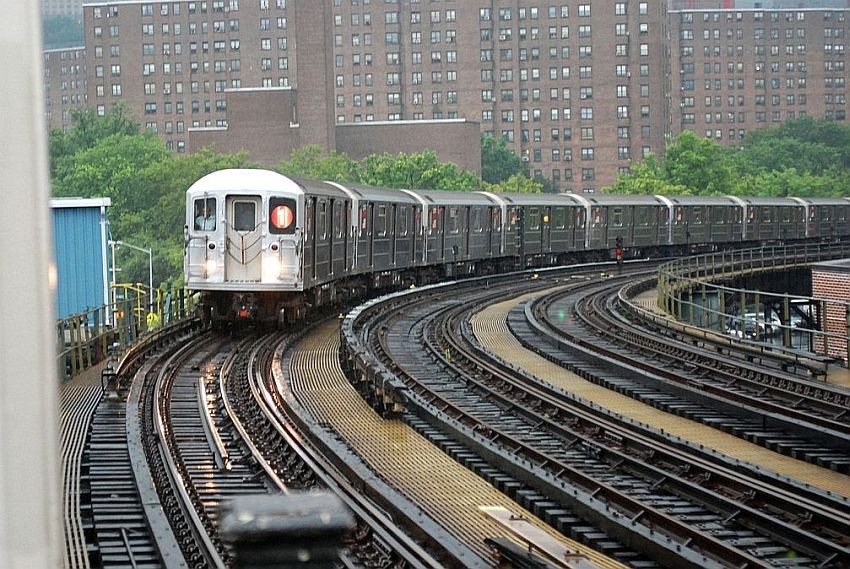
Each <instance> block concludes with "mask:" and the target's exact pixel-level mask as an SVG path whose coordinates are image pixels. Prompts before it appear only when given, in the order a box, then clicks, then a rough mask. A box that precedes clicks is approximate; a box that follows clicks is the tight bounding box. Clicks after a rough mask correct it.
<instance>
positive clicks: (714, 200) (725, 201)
mask: <svg viewBox="0 0 850 569" xmlns="http://www.w3.org/2000/svg"><path fill="white" fill-rule="evenodd" d="M665 197H666V198H667V199H668V200H670V201H671V202H672V203H674V204H676V205H683V206H695V205H696V206H698V205H732V206H738V207H740V204H739V203H738V202H736V201H735V200H734V199H732V198H731V197H729V196H665Z"/></svg>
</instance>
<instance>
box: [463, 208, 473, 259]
mask: <svg viewBox="0 0 850 569" xmlns="http://www.w3.org/2000/svg"><path fill="white" fill-rule="evenodd" d="M473 207H474V206H469V207H466V208H464V209H466V215H465V216H464V219H465V224H466V228H464V229H462V231H463V234H464V238H463V246H464V248H465V249H466V250H465V251H464V255H463V258H464V259H469V258H470V257H472V247H471V245H472V242H471V241H472V231H473V224H472V209H473Z"/></svg>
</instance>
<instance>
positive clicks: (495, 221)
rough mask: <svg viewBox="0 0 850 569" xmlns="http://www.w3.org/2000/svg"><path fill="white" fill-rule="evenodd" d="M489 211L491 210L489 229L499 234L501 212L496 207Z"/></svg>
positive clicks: (500, 229)
mask: <svg viewBox="0 0 850 569" xmlns="http://www.w3.org/2000/svg"><path fill="white" fill-rule="evenodd" d="M490 209H491V215H490V220H491V223H492V225H491V229H492V230H493V233H501V231H502V210H501V209H499V208H498V207H493V208H490Z"/></svg>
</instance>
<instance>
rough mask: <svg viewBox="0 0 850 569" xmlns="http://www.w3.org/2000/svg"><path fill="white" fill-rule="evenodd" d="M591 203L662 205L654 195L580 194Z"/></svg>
mask: <svg viewBox="0 0 850 569" xmlns="http://www.w3.org/2000/svg"><path fill="white" fill-rule="evenodd" d="M582 197H583V198H584V199H586V200H587V201H588V202H590V203H591V205H664V202H663V201H661V199H660V198H658V197H656V196H647V195H635V194H616V195H615V194H609V195H604V194H584V196H582Z"/></svg>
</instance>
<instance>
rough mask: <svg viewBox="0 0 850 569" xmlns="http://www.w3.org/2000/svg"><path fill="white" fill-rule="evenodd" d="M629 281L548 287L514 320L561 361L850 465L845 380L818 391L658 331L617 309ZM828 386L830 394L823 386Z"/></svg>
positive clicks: (644, 396)
mask: <svg viewBox="0 0 850 569" xmlns="http://www.w3.org/2000/svg"><path fill="white" fill-rule="evenodd" d="M621 287H622V283H616V282H615V283H609V284H606V285H604V286H600V287H598V289H597V290H596V291H594V292H593V293H592V294H587V293H585V292H569V293H554V294H551V295H547V296H545V297H543V298H541V299H538V300H537V301H535V302H534V303H532V304H531V305H530V306H528V307H525V308H524V309H517V311H515V313H514V314H512V315H511V319H510V322H511V325H512V329H513V330H514V332H515V333H516V334H517V335H518V336H519V337H520V338H522V340H523V341H524V342H525V343H526V344H527V345H528V346H529V347H530V348H532V349H534V350H536V351H538V352H540V353H546V354H547V356H548V357H553V356H554V355H555V354H554V353H553V347H554V348H555V352H556V353H557V354H558V355H557V357H558V359H559V360H560V362H561V363H562V364H564V365H566V366H567V367H568V368H570V369H573V370H575V371H577V372H581V373H583V374H584V375H587V376H593V377H595V378H597V379H596V381H600V382H605V384H606V385H607V386H608V387H609V388H611V389H616V390H617V391H620V392H622V393H628V394H630V395H631V396H634V397H637V398H639V399H641V400H643V401H647V402H650V403H651V404H652V405H654V406H657V407H659V408H663V409H665V410H669V411H670V412H675V413H676V414H679V415H682V416H686V417H689V418H693V419H695V420H700V421H702V422H705V423H707V424H711V425H713V426H717V427H718V428H721V429H723V430H726V431H728V432H731V433H734V434H737V435H738V436H741V437H743V438H746V439H747V440H751V441H755V442H758V443H760V444H762V445H763V446H765V447H767V448H770V449H771V450H774V451H776V452H780V453H783V454H786V455H789V456H793V457H794V458H799V459H802V460H806V461H808V462H811V463H813V464H817V465H819V466H824V467H827V468H832V469H833V470H837V471H840V472H848V471H850V413H848V410H847V408H846V406H845V405H844V403H843V402H844V400H845V396H844V394H843V393H841V390H840V389H839V388H834V389H831V390H830V389H828V388H826V387H821V388H820V389H818V390H817V395H815V389H814V387H815V386H814V382H812V381H811V380H808V379H800V378H796V377H793V376H789V375H787V374H784V375H782V376H781V377H777V375H770V374H769V373H766V372H760V371H756V370H755V369H754V366H753V365H752V364H750V363H748V362H742V363H741V364H739V363H738V362H737V361H735V360H734V359H732V358H728V357H721V356H719V355H718V354H714V353H712V352H710V351H708V350H705V349H702V348H698V347H694V346H688V345H687V344H684V343H681V342H675V341H672V340H669V339H666V338H656V337H653V336H652V335H651V334H649V333H647V331H645V330H641V329H639V328H637V327H635V326H634V325H633V324H631V322H629V321H628V320H626V319H625V318H624V317H622V316H618V315H617V314H616V312H615V308H616V307H617V305H618V299H619V296H618V291H619V289H620V288H621ZM563 315H569V318H563ZM618 364H623V365H618ZM770 373H773V374H777V373H779V372H776V371H773V372H770ZM830 391H831V392H832V397H823V396H822V394H824V393H826V392H830Z"/></svg>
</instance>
